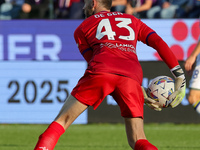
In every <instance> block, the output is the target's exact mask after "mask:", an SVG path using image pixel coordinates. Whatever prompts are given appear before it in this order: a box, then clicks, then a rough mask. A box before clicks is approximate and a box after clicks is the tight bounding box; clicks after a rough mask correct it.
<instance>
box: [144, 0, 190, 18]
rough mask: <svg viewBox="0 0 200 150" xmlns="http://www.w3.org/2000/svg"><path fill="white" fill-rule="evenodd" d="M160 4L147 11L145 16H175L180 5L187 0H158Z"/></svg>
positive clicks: (182, 5)
mask: <svg viewBox="0 0 200 150" xmlns="http://www.w3.org/2000/svg"><path fill="white" fill-rule="evenodd" d="M160 1H161V4H160V5H157V6H154V7H152V8H151V10H149V11H148V13H147V18H164V19H169V18H175V17H176V13H178V9H179V8H180V7H184V5H185V4H186V3H187V1H188V0H160Z"/></svg>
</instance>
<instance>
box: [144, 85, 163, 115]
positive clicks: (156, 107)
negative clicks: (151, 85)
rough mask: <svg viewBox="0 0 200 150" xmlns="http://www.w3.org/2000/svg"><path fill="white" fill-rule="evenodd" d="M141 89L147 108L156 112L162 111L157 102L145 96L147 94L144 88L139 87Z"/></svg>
mask: <svg viewBox="0 0 200 150" xmlns="http://www.w3.org/2000/svg"><path fill="white" fill-rule="evenodd" d="M141 88H142V92H143V95H144V103H145V104H146V105H147V106H149V107H150V108H151V109H154V110H156V111H161V110H162V109H161V108H160V107H159V104H158V102H157V101H155V100H153V99H152V98H150V97H148V96H147V93H146V90H145V89H144V87H142V86H141Z"/></svg>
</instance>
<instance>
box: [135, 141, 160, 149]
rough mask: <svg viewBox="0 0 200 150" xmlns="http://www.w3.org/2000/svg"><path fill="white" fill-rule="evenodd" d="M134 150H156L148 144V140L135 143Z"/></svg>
mask: <svg viewBox="0 0 200 150" xmlns="http://www.w3.org/2000/svg"><path fill="white" fill-rule="evenodd" d="M134 150H158V149H157V147H155V146H154V145H152V144H151V143H149V141H148V140H145V139H140V140H137V142H136V143H135V147H134Z"/></svg>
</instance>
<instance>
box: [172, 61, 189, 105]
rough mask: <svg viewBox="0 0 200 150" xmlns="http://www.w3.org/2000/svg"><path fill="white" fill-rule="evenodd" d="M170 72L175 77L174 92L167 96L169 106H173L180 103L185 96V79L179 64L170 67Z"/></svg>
mask: <svg viewBox="0 0 200 150" xmlns="http://www.w3.org/2000/svg"><path fill="white" fill-rule="evenodd" d="M171 72H172V74H173V75H174V77H175V89H174V92H173V93H172V94H171V95H170V96H169V100H170V101H171V103H170V106H171V107H172V108H174V107H176V106H178V105H179V104H180V103H181V101H182V100H183V98H184V96H185V89H186V80H185V75H184V72H183V70H182V69H181V67H180V65H178V66H176V67H174V68H172V69H171Z"/></svg>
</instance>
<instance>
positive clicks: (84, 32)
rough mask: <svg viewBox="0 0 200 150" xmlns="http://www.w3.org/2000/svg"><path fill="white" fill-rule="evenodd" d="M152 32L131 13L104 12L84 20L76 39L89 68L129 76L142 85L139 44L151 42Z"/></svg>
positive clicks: (77, 31) (75, 33) (76, 32)
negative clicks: (149, 40)
mask: <svg viewBox="0 0 200 150" xmlns="http://www.w3.org/2000/svg"><path fill="white" fill-rule="evenodd" d="M151 33H155V31H153V30H152V29H151V28H149V27H148V26H147V25H146V24H144V23H143V22H142V21H141V20H140V19H137V18H136V17H134V16H132V15H128V14H124V13H121V12H106V11H103V12H99V13H97V14H95V15H93V16H91V17H89V18H87V19H86V20H84V21H83V22H82V23H81V24H80V25H79V27H78V28H77V29H76V31H75V32H74V38H75V40H76V43H77V45H78V48H79V50H80V52H81V54H82V55H83V56H84V58H85V59H86V60H87V62H88V68H87V70H89V71H92V72H106V73H112V74H117V75H122V76H126V77H130V78H132V79H134V80H136V81H138V82H139V83H140V84H141V83H142V78H143V73H142V68H141V66H140V63H139V61H138V57H137V54H136V44H137V41H142V42H143V43H145V44H148V37H149V35H151Z"/></svg>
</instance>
